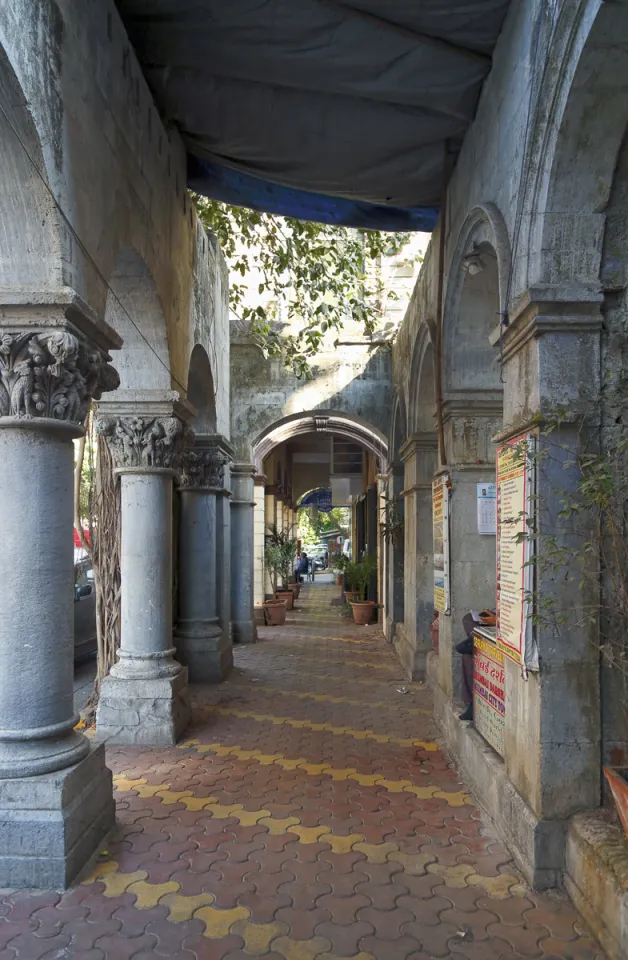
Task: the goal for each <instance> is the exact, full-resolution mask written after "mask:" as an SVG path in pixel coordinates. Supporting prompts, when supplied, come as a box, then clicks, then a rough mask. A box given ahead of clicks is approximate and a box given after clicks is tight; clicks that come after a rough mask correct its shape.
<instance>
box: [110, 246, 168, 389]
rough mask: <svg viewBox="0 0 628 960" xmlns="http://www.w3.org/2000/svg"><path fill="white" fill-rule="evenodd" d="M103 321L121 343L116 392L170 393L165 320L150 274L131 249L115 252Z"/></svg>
mask: <svg viewBox="0 0 628 960" xmlns="http://www.w3.org/2000/svg"><path fill="white" fill-rule="evenodd" d="M105 319H106V321H107V323H109V324H110V325H111V326H112V327H113V328H114V330H115V331H116V332H117V333H119V334H120V336H121V337H122V339H123V341H124V343H123V346H122V350H121V351H120V353H119V354H118V355H117V356H116V369H117V370H118V372H119V374H120V389H121V390H170V389H171V387H172V381H171V374H170V354H169V351H168V335H167V330H166V318H165V316H164V312H163V308H162V305H161V301H160V299H159V294H158V293H157V287H156V285H155V281H154V279H153V277H152V275H151V272H150V270H149V268H148V266H147V265H146V262H145V261H144V259H143V258H142V257H141V256H140V254H139V253H138V252H137V250H135V249H134V248H133V247H123V248H122V249H121V250H120V251H119V252H118V256H117V259H116V264H115V267H114V269H113V273H112V274H111V277H110V280H109V292H108V295H107V304H106V307H105Z"/></svg>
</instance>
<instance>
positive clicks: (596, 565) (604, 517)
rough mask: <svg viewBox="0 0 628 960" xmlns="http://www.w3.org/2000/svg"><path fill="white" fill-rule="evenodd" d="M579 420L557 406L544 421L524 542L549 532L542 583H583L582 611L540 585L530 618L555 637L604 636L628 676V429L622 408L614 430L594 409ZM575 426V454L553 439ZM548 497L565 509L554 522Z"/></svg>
mask: <svg viewBox="0 0 628 960" xmlns="http://www.w3.org/2000/svg"><path fill="white" fill-rule="evenodd" d="M620 406H623V404H621V405H620ZM609 413H612V416H609ZM575 419H576V418H575V417H574V414H573V412H572V413H568V412H567V411H565V410H563V409H560V408H556V409H555V410H553V411H552V412H551V414H549V415H545V416H544V417H543V419H542V420H541V419H540V418H539V420H538V423H539V428H538V429H539V436H540V438H541V440H542V442H541V443H540V444H539V448H538V450H537V451H536V452H533V453H532V454H528V455H529V456H531V457H532V459H533V462H534V466H535V469H536V474H537V493H536V494H535V496H534V498H533V499H534V501H535V509H534V510H533V511H531V512H530V513H529V514H526V522H527V525H528V530H527V532H526V533H523V534H521V535H520V537H525V538H528V539H530V540H531V541H532V542H533V544H534V545H535V547H536V542H537V534H538V532H539V530H540V531H541V532H542V539H541V540H540V541H539V545H540V547H539V549H534V550H533V555H532V559H531V560H530V561H529V563H530V565H531V566H533V568H534V571H535V574H536V577H537V580H538V579H539V578H540V577H541V576H542V575H547V576H545V577H544V579H545V580H546V579H547V577H551V578H553V579H554V580H556V581H557V582H558V581H561V580H562V581H563V582H567V583H572V584H574V585H576V586H577V588H578V593H579V597H580V602H579V605H578V610H577V612H576V611H573V612H572V611H570V610H565V609H563V608H560V609H559V608H558V606H557V602H556V600H555V598H554V597H553V595H551V594H550V595H549V596H548V595H547V594H544V593H543V591H542V590H541V589H539V588H537V587H535V588H534V589H533V590H532V591H530V592H529V596H528V599H529V600H530V601H531V607H532V610H533V612H532V614H531V616H532V618H533V621H534V622H535V623H539V624H543V625H545V626H548V627H551V628H552V629H553V630H554V631H555V632H556V633H560V632H562V631H565V630H576V629H578V628H586V629H587V630H590V631H591V634H592V636H594V637H597V636H599V637H600V640H599V649H600V652H601V655H602V657H603V658H604V660H605V661H606V662H607V663H609V664H610V665H611V666H612V667H614V668H616V669H618V670H620V671H621V673H622V674H623V675H624V676H626V677H628V426H627V425H625V424H624V423H623V418H622V413H621V409H620V408H619V407H618V408H617V409H610V410H609V408H608V407H607V408H606V418H605V419H606V421H607V423H608V422H609V421H610V423H611V424H612V427H610V428H606V429H604V428H601V426H600V412H599V408H597V407H594V406H592V407H590V408H589V409H587V410H586V412H585V413H583V414H581V415H580V417H578V426H577V427H576V425H575ZM570 425H571V427H570V428H571V431H572V433H573V435H574V437H575V440H576V442H575V443H573V444H569V447H570V448H571V450H573V449H576V450H577V451H578V452H577V453H575V454H574V453H573V452H570V450H569V448H568V446H567V445H566V444H565V443H563V442H560V441H556V442H554V440H553V438H554V436H559V434H560V431H561V429H562V428H564V427H566V426H567V427H569V426H570ZM600 436H601V437H602V443H601V444H600ZM561 471H564V472H565V474H567V475H569V477H570V482H569V483H568V484H567V483H565V486H564V487H563V486H560V485H559V484H558V483H557V482H556V478H557V477H559V476H560V472H561ZM548 492H549V493H550V494H551V497H552V498H553V499H554V501H556V500H557V501H558V503H559V509H558V510H557V511H556V513H555V515H554V516H553V517H549V516H548V514H547V509H546V503H547V500H548ZM591 628H593V629H592V630H591ZM598 628H599V630H598Z"/></svg>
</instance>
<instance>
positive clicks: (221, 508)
mask: <svg viewBox="0 0 628 960" xmlns="http://www.w3.org/2000/svg"><path fill="white" fill-rule="evenodd" d="M221 446H222V450H223V452H224V453H225V455H226V456H227V457H228V458H229V461H230V460H231V458H232V456H233V449H232V447H231V446H230V444H228V443H227V441H226V440H225V438H224V437H222V438H221ZM230 483H231V479H230V476H229V462H227V463H225V466H224V469H223V489H222V490H221V491H220V494H219V495H218V497H217V499H216V553H217V557H218V576H217V581H216V589H217V592H218V619H219V621H220V627H221V630H222V643H223V647H224V648H226V649H227V650H228V651H229V662H230V663H231V664H233V637H232V634H231V490H230V489H229V485H230Z"/></svg>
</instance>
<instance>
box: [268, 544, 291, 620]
mask: <svg viewBox="0 0 628 960" xmlns="http://www.w3.org/2000/svg"><path fill="white" fill-rule="evenodd" d="M282 559H283V558H282V554H281V548H280V547H278V546H277V544H274V543H267V544H266V546H265V547H264V565H265V566H266V568H267V570H268V574H269V577H270V584H271V587H272V591H273V599H272V600H266V601H265V602H264V604H263V607H264V617H265V620H266V623H268V624H269V625H270V626H273V627H281V626H283V624H284V623H285V622H286V601H285V600H284V599H283V598H280V599H278V598H277V580H278V577H279V573H280V570H281V564H282Z"/></svg>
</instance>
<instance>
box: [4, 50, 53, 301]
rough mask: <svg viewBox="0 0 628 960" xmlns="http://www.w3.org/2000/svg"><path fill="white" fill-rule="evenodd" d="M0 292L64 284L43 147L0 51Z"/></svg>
mask: <svg viewBox="0 0 628 960" xmlns="http://www.w3.org/2000/svg"><path fill="white" fill-rule="evenodd" d="M0 103H1V104H2V110H1V111H0V170H1V171H2V177H1V179H0V289H3V290H5V291H7V292H8V291H9V290H11V291H24V292H25V293H27V294H29V295H32V294H33V293H39V294H41V293H45V292H46V291H51V290H53V289H55V288H58V287H60V286H61V285H62V283H63V270H62V257H61V231H60V224H59V218H58V214H57V208H56V205H55V202H54V199H53V195H52V193H51V192H50V189H49V187H48V176H47V172H46V164H45V159H44V154H43V151H42V144H41V141H40V138H39V135H38V133H37V130H36V128H35V123H34V121H33V118H32V116H31V113H30V110H29V107H28V104H27V101H26V98H25V96H24V93H23V91H22V88H21V86H20V83H19V81H18V79H17V77H16V75H15V72H14V70H13V68H12V66H11V64H10V62H9V58H8V56H7V54H6V52H5V50H4V48H3V47H2V46H0Z"/></svg>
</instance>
